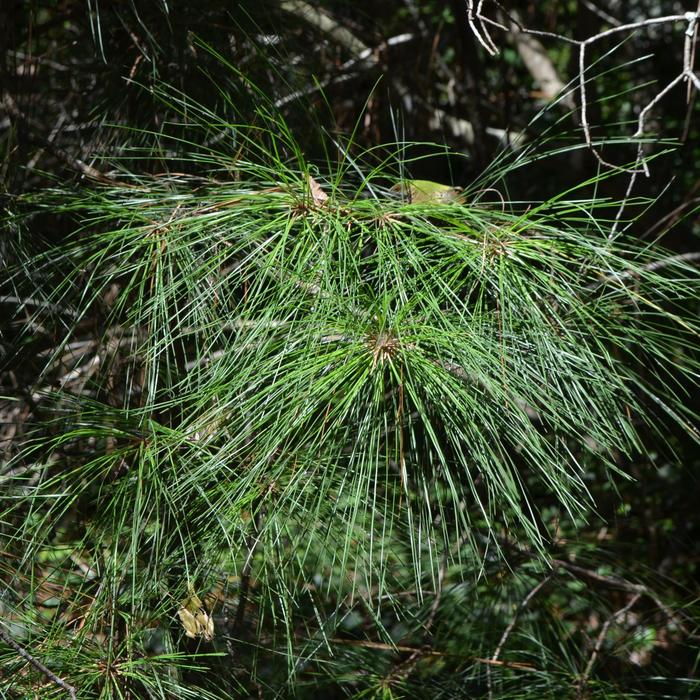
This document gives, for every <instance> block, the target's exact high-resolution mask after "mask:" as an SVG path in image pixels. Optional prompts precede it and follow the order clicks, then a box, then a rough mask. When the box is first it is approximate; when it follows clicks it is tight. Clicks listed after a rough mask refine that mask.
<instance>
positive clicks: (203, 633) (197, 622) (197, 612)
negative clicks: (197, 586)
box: [177, 588, 214, 642]
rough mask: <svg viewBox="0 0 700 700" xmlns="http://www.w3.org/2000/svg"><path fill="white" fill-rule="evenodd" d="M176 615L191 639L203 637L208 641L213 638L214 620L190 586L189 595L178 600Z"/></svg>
mask: <svg viewBox="0 0 700 700" xmlns="http://www.w3.org/2000/svg"><path fill="white" fill-rule="evenodd" d="M177 615H178V617H179V618H180V622H182V626H183V628H184V629H185V634H186V635H187V636H188V637H190V638H192V639H195V638H196V637H203V638H204V639H205V640H206V641H208V642H209V641H211V640H212V639H213V638H214V620H213V619H212V617H211V615H209V613H207V611H206V610H205V609H204V605H203V604H202V601H201V600H200V599H199V596H197V594H196V593H195V592H194V591H193V590H192V588H190V595H189V596H188V597H187V598H185V600H181V601H180V608H179V609H178V611H177Z"/></svg>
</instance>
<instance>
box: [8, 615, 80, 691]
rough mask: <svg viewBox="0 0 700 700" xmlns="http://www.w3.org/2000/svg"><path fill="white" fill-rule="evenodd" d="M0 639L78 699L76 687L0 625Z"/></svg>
mask: <svg viewBox="0 0 700 700" xmlns="http://www.w3.org/2000/svg"><path fill="white" fill-rule="evenodd" d="M0 639H2V641H3V642H5V644H8V645H9V646H11V647H12V648H13V649H14V650H15V651H16V652H17V653H18V654H19V655H20V656H21V657H22V658H23V659H25V660H26V661H28V662H29V663H30V664H31V665H32V666H34V668H36V669H37V670H38V671H39V672H41V673H43V674H44V675H45V676H46V677H47V678H48V679H49V680H50V681H51V682H52V683H54V684H55V685H57V686H58V687H59V688H63V690H65V691H66V692H67V693H68V694H69V695H70V696H71V698H72V700H77V698H78V696H77V695H76V692H75V688H74V687H73V686H72V685H71V684H70V683H67V682H66V681H64V680H63V679H62V678H59V677H58V676H57V675H56V674H55V673H54V672H53V671H52V670H51V669H49V668H47V667H46V666H44V664H42V663H41V661H39V659H36V658H34V657H33V656H32V655H31V654H30V653H29V652H28V651H27V650H26V649H25V648H24V647H22V646H20V645H19V644H18V643H17V642H16V641H15V640H14V639H12V637H10V635H9V634H8V633H7V632H5V630H4V629H3V628H2V627H0Z"/></svg>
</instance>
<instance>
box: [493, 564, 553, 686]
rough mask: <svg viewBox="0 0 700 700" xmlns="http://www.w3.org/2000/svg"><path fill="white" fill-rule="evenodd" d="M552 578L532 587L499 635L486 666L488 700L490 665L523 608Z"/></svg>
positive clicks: (501, 649) (549, 577)
mask: <svg viewBox="0 0 700 700" xmlns="http://www.w3.org/2000/svg"><path fill="white" fill-rule="evenodd" d="M552 576H554V573H550V574H548V575H547V576H545V577H544V578H543V579H542V580H541V581H540V582H539V583H538V584H537V585H536V586H534V587H533V588H532V589H531V590H530V592H529V593H528V594H527V595H526V596H525V597H524V598H523V599H522V601H521V602H520V605H519V606H518V609H517V610H516V611H515V614H514V615H513V619H512V620H511V621H510V622H509V623H508V626H507V627H506V628H505V630H504V631H503V634H502V635H501V639H500V641H499V642H498V645H497V646H496V650H495V651H494V652H493V656H492V657H491V664H489V665H487V666H486V684H487V687H488V691H489V698H493V682H492V679H491V665H495V664H496V662H497V661H498V657H499V656H500V655H501V651H503V647H504V646H505V644H506V642H507V641H508V637H510V634H511V632H512V631H513V629H514V628H515V624H516V623H517V621H518V617H519V616H520V614H521V613H522V612H523V610H525V608H526V607H527V606H528V604H529V602H530V601H531V600H532V599H533V598H534V597H535V596H536V595H537V594H538V593H539V592H540V591H541V590H542V588H543V587H544V586H545V584H547V583H548V582H549V580H550V579H551V578H552Z"/></svg>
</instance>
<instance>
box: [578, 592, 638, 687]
mask: <svg viewBox="0 0 700 700" xmlns="http://www.w3.org/2000/svg"><path fill="white" fill-rule="evenodd" d="M641 597H642V594H641V593H637V594H635V595H634V596H632V598H631V599H630V601H629V602H628V603H627V605H625V607H624V608H620V609H619V610H618V611H617V612H615V613H613V614H612V615H611V616H610V617H609V618H608V619H607V620H606V621H605V624H604V625H603V627H602V628H601V630H600V634H599V635H598V638H597V639H596V643H595V646H594V647H593V651H592V653H591V656H590V658H589V659H588V664H587V665H586V670H585V671H584V672H583V674H581V678H580V679H579V682H578V686H577V689H576V697H577V698H582V697H583V693H584V690H585V687H586V685H587V684H588V679H589V677H590V675H591V671H592V670H593V666H594V664H595V662H596V659H597V658H598V655H599V654H600V650H601V649H602V648H603V643H604V642H605V638H606V637H607V636H608V631H609V630H610V626H611V625H612V624H613V622H615V621H616V620H619V619H620V618H621V617H622V616H623V615H624V614H625V613H627V612H629V611H630V610H631V609H632V608H633V607H634V606H635V605H636V604H637V601H638V600H639V599H640V598H641Z"/></svg>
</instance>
